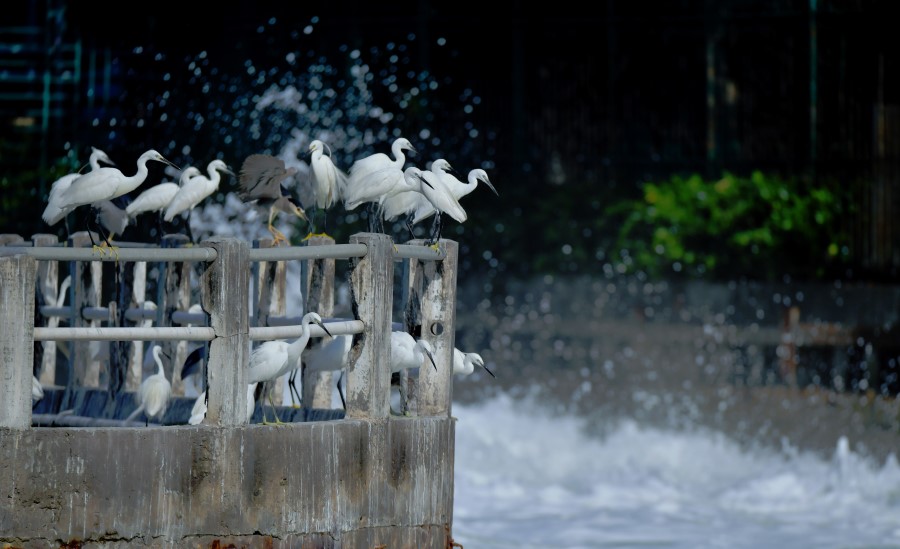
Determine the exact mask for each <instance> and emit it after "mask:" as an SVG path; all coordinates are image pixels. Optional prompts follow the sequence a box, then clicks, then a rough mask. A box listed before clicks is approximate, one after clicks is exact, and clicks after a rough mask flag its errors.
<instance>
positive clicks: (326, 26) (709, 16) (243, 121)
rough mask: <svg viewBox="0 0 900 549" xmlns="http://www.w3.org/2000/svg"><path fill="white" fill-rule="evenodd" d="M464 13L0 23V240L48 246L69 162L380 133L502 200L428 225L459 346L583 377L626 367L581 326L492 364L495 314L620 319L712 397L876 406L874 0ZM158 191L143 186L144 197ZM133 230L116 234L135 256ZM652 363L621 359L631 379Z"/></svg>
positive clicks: (44, 12) (890, 243) (376, 142)
mask: <svg viewBox="0 0 900 549" xmlns="http://www.w3.org/2000/svg"><path fill="white" fill-rule="evenodd" d="M579 5H580V4H579ZM483 7H484V6H483V5H481V4H479V3H476V2H471V1H462V2H453V3H442V2H428V1H425V0H419V1H415V2H402V1H401V2H394V3H390V4H389V5H385V4H384V3H372V2H360V1H358V0H357V1H353V2H348V3H340V4H329V5H321V6H314V7H305V6H302V5H296V4H284V3H276V2H272V3H269V2H245V1H242V2H234V3H231V5H230V6H228V7H226V8H222V9H220V10H218V11H209V12H207V11H205V10H206V8H205V7H201V5H200V4H197V5H192V4H190V3H184V2H181V3H176V2H170V1H163V2H161V3H156V4H155V7H154V8H153V9H152V10H150V9H145V10H144V12H146V13H141V14H139V15H137V16H133V15H132V13H131V10H132V9H133V8H132V7H127V6H126V5H124V4H122V3H116V2H92V3H81V2H67V1H65V0H39V1H38V0H32V1H27V2H19V3H16V4H15V5H11V6H7V8H6V9H5V13H4V20H3V26H2V27H0V84H2V89H0V126H2V134H0V167H2V171H0V189H2V193H0V232H3V233H18V234H21V235H23V236H25V237H26V238H28V237H29V236H30V235H32V234H35V233H40V232H55V233H57V234H59V235H60V236H65V235H64V233H63V232H62V231H63V228H62V227H53V228H52V230H51V228H48V227H46V226H45V225H44V224H43V223H42V222H41V220H40V218H39V215H38V213H39V212H40V211H41V210H42V208H43V205H44V203H45V200H46V194H47V191H48V188H49V185H50V184H51V183H52V182H53V181H54V180H55V179H56V177H58V176H59V175H61V174H63V173H67V172H68V171H70V170H72V169H77V168H78V167H80V166H81V165H82V164H84V162H85V160H86V157H87V153H88V151H89V150H90V147H91V146H96V147H99V148H102V149H103V150H105V151H107V153H109V154H110V156H111V157H112V158H113V159H114V160H115V161H116V162H117V163H118V164H119V165H120V166H121V167H122V168H123V169H124V170H125V171H126V173H128V172H129V170H131V169H132V166H133V163H132V162H133V161H132V160H130V159H134V158H137V156H138V155H139V154H140V153H141V152H143V151H144V150H146V149H148V148H155V149H157V150H159V151H160V152H162V153H163V154H164V155H165V156H166V157H167V158H168V159H170V160H172V161H173V162H175V163H176V164H178V165H179V166H187V165H198V166H205V165H206V163H207V162H208V161H209V160H211V159H213V158H223V159H225V160H226V161H227V162H228V163H229V164H230V165H231V166H233V167H237V166H240V163H241V161H242V160H243V159H244V158H245V157H246V156H248V155H250V154H253V153H259V152H269V153H272V154H278V155H280V156H282V157H283V158H287V160H288V161H289V162H288V164H291V163H292V162H293V163H295V164H296V163H302V161H303V159H302V157H303V153H305V151H306V149H305V144H307V143H308V142H309V141H310V140H311V139H314V138H317V137H320V136H326V140H327V141H329V143H330V146H331V147H332V149H333V150H334V158H335V162H336V163H337V164H338V165H339V167H342V168H344V169H346V168H347V167H349V165H350V164H351V163H352V161H353V160H355V159H358V158H360V157H362V156H364V155H368V154H370V153H372V152H375V151H382V152H387V150H388V148H389V143H390V141H391V140H393V138H394V137H397V136H400V135H402V136H405V137H407V138H409V139H410V141H412V142H413V144H414V146H415V147H416V148H417V150H418V154H417V155H416V156H414V157H412V158H411V159H410V160H411V161H412V162H414V163H415V164H416V165H419V166H421V167H425V165H426V163H427V162H430V161H431V160H433V159H435V158H439V157H443V158H447V159H448V160H450V161H451V163H453V165H454V167H455V168H456V169H457V170H458V171H459V172H460V173H461V174H465V173H467V172H468V170H469V169H471V168H474V167H482V168H484V169H486V170H487V172H488V173H489V174H490V178H491V181H492V182H493V183H494V184H495V186H496V187H497V189H498V191H499V192H500V197H499V198H498V197H494V196H493V195H491V194H490V193H487V192H480V191H479V192H476V193H474V194H473V195H472V196H470V197H469V198H467V199H465V201H464V206H465V207H466V209H467V211H468V212H469V219H468V221H467V222H466V223H465V224H464V225H458V224H451V225H450V226H448V227H447V229H446V230H445V232H444V235H445V236H446V237H448V238H453V239H455V240H457V241H459V242H460V265H461V269H462V270H461V275H460V283H461V284H468V285H470V286H471V291H470V293H468V294H467V293H466V292H464V291H463V292H461V294H460V295H461V296H464V295H468V296H469V301H465V302H462V303H461V305H460V314H462V315H466V314H471V315H473V318H474V317H477V319H478V322H477V323H473V324H472V326H478V328H472V329H471V330H470V331H469V332H462V333H461V334H460V336H459V338H460V341H463V342H467V343H469V344H471V345H472V346H477V347H480V348H493V349H494V350H495V351H496V353H495V354H494V356H493V357H491V356H488V360H489V362H491V363H495V362H496V361H499V360H501V357H503V361H504V363H509V364H512V363H514V362H518V361H523V360H524V361H528V362H529V363H531V364H537V365H538V366H541V367H543V366H545V363H546V362H548V361H555V360H558V359H560V357H562V358H564V359H565V360H564V361H562V362H561V364H565V365H568V366H567V367H569V368H570V370H571V372H572V376H571V380H570V381H571V383H573V384H575V385H577V383H576V381H578V379H579V376H580V375H581V374H580V373H579V372H581V371H582V370H581V369H580V368H582V366H583V367H587V368H592V372H593V373H594V374H596V375H599V376H601V377H602V376H605V375H607V373H608V370H605V369H603V368H599V367H598V366H597V365H598V364H601V365H606V364H611V363H615V362H616V360H620V361H626V362H627V361H630V360H639V359H640V356H638V357H637V358H635V356H633V355H632V356H625V357H624V358H623V357H622V356H619V358H618V359H614V358H609V357H610V356H612V355H611V354H613V355H614V354H615V353H621V352H623V351H622V349H628V348H631V347H629V345H626V344H624V343H623V344H622V345H620V346H617V347H614V348H613V349H611V350H609V352H608V353H607V351H604V350H601V349H599V348H596V347H591V343H590V342H591V341H593V340H594V339H595V338H597V337H598V334H599V333H601V332H602V330H603V329H604V328H603V326H606V325H605V324H602V323H601V324H597V325H596V326H595V327H596V330H593V331H591V332H590V333H589V334H587V335H586V336H585V337H587V338H588V340H587V341H586V342H585V341H581V342H573V341H569V340H567V339H566V338H564V337H557V336H556V335H553V334H551V335H547V336H546V337H547V339H546V341H544V340H541V339H540V338H529V339H528V341H529V343H527V344H524V345H525V346H524V347H523V348H521V350H522V352H521V353H520V354H518V355H516V356H506V355H507V354H508V353H515V351H516V349H518V348H519V347H517V346H516V345H509V344H510V343H513V342H515V341H516V337H517V336H515V335H512V336H510V337H511V339H510V340H508V341H507V342H506V343H500V342H499V341H500V340H499V339H497V337H495V336H497V334H499V333H500V332H502V331H503V330H508V329H510V326H513V327H515V326H518V325H519V324H517V322H518V320H517V319H520V318H521V319H522V321H523V322H524V324H525V325H530V327H531V328H533V327H534V322H535V321H536V319H537V320H540V319H547V318H556V319H557V320H562V319H564V318H572V319H573V322H575V323H576V324H579V325H581V326H589V325H591V324H585V323H579V322H578V319H579V318H582V317H579V316H578V315H580V314H586V315H587V317H585V318H593V320H595V321H597V322H600V321H601V320H603V321H606V320H609V321H611V322H613V323H615V322H618V321H620V320H621V318H622V316H625V317H627V318H629V319H630V320H634V321H635V322H638V323H639V324H636V326H637V328H635V329H634V330H632V333H648V332H646V331H645V330H647V323H652V322H664V321H665V322H670V323H671V325H669V326H668V331H667V332H666V334H667V335H666V337H669V336H672V337H674V336H673V334H677V333H678V332H677V326H678V325H680V323H683V324H685V325H689V326H693V328H695V329H696V330H697V333H694V332H690V333H688V334H687V335H685V336H684V339H683V340H682V342H684V343H685V346H686V347H685V350H684V358H685V360H684V364H682V367H681V368H680V369H679V370H678V371H679V372H682V373H683V371H684V369H691V368H698V369H699V370H701V371H703V372H706V373H708V374H709V375H708V376H706V375H703V376H701V377H702V378H703V379H706V380H707V381H709V382H710V383H720V382H727V383H736V382H740V383H751V384H762V385H765V384H786V385H789V386H795V387H796V386H797V385H798V384H799V385H800V386H807V385H811V386H824V387H826V388H831V389H840V390H852V391H856V392H860V393H862V394H869V395H870V396H871V395H873V394H874V395H896V394H897V391H898V388H900V382H898V374H900V365H898V357H900V350H898V344H897V341H900V337H898V336H897V329H896V326H897V321H898V313H900V303H898V297H897V291H896V280H897V275H898V269H900V156H898V155H900V114H898V113H900V87H898V79H897V74H900V70H898V69H900V67H898V63H900V54H898V52H900V49H898V48H896V46H895V44H894V41H893V39H892V33H891V32H890V30H889V25H891V24H893V23H892V21H893V20H892V18H891V17H890V15H889V14H890V13H891V10H889V8H891V7H892V3H891V2H889V1H886V0H855V1H836V0H792V1H789V2H776V1H771V0H733V1H728V2H712V1H708V0H704V1H700V0H682V1H676V2H650V1H642V0H641V1H636V2H630V1H629V2H624V1H621V0H607V1H606V2H604V3H601V4H599V5H597V6H594V7H593V8H592V11H590V12H588V11H585V9H584V8H581V7H577V6H576V3H574V2H573V3H567V2H563V3H554V4H553V7H554V9H550V10H548V9H547V6H546V5H540V6H537V7H529V6H528V5H526V3H524V2H518V1H513V2H509V3H507V4H505V5H504V6H502V8H499V7H498V9H496V10H495V11H492V12H490V13H487V12H484V10H483V9H482V8H483ZM595 11H596V13H595ZM100 14H102V15H103V17H102V18H101V17H99V15H100ZM110 19H112V20H114V21H117V22H118V23H117V24H116V25H112V26H108V24H107V21H109V20H110ZM302 168H303V166H302V165H301V171H300V173H301V174H303V173H305V172H303V170H302ZM154 169H156V168H154ZM162 178H163V175H162V173H161V172H159V171H151V179H152V180H153V181H152V182H150V181H148V183H147V184H146V185H147V186H149V185H152V184H154V183H155V182H157V181H160V180H161V179H162ZM235 187H236V181H231V182H229V184H225V185H223V187H222V189H221V191H222V192H220V193H219V194H218V195H216V196H215V197H213V198H212V202H213V203H215V204H216V205H217V207H219V209H216V210H215V213H208V214H207V219H208V218H209V217H210V216H213V215H225V214H224V213H223V212H226V211H227V210H228V199H227V197H228V193H229V192H230V191H233V190H234V189H235ZM140 190H141V189H139V191H140ZM210 211H212V210H210ZM200 217H203V214H202V212H201V213H200ZM229 219H230V218H229ZM328 227H329V232H330V233H331V234H332V235H333V236H335V238H336V239H337V240H338V241H344V240H346V237H347V236H348V235H349V234H352V233H354V232H358V231H360V230H364V227H365V224H364V222H362V221H361V220H360V219H359V216H357V215H355V214H354V215H346V216H344V218H343V219H339V220H338V222H337V223H331V224H329V226H328ZM138 229H139V228H138V227H133V228H131V230H130V232H129V233H126V234H124V235H122V238H123V239H126V240H127V239H129V238H131V239H135V240H141V239H143V238H144V235H142V234H140V233H139V230H138ZM302 234H305V227H303V228H299V229H298V230H297V231H296V232H295V236H297V235H299V236H302ZM397 234H398V236H400V237H401V238H405V233H404V232H403V231H398V232H397ZM568 277H573V278H585V279H587V280H588V281H589V282H587V283H586V286H583V288H587V289H586V290H585V292H586V293H585V294H584V295H582V296H581V297H582V298H586V297H585V296H590V297H589V298H586V299H589V300H590V301H589V302H590V303H594V305H595V308H594V309H593V310H592V311H593V312H590V311H588V312H585V310H584V308H583V307H581V306H582V305H584V304H585V303H588V301H578V300H576V301H575V302H571V297H572V294H571V293H572V292H573V291H574V290H575V289H576V288H580V287H582V286H579V285H577V284H560V283H559V282H560V281H561V280H567V279H568ZM660 284H662V285H661V286H660ZM698 285H699V286H698ZM526 287H527V288H530V289H527V290H526V289H523V288H526ZM535 288H538V289H535ZM869 290H871V292H870V293H867V292H869ZM485 296H487V297H485ZM547 296H549V297H547ZM554 296H556V297H555V298H554ZM545 298H546V299H545ZM608 303H615V304H616V306H615V307H612V306H607V305H606V304H608ZM519 307H522V309H519ZM557 307H563V309H557ZM499 311H505V312H506V313H508V314H506V315H504V314H502V313H500V312H499ZM613 312H615V313H616V315H618V316H616V315H614V316H613V317H610V318H609V319H607V317H606V315H607V314H611V313H613ZM484 315H487V317H485V316H484ZM554 315H557V316H554ZM591 315H594V316H593V317H592V316H591ZM498 318H500V319H499V320H498ZM491 319H493V320H491ZM510 320H512V321H513V322H510ZM492 322H493V324H492ZM556 326H557V329H559V328H558V326H559V323H556ZM607 327H608V326H607ZM814 328H815V329H814ZM642 330H644V332H642ZM753 330H762V332H764V335H762V336H759V337H758V338H756V335H754V334H756V332H753ZM732 332H734V333H736V334H738V335H739V337H731V336H729V337H725V336H722V334H723V333H724V334H731V335H732V336H733V335H734V333H732ZM716 334H719V335H716ZM748 334H749V335H748ZM519 335H520V336H521V337H523V338H524V337H526V336H524V335H522V334H519ZM757 335H758V334H757ZM720 336H721V337H720ZM803 337H805V338H806V339H805V340H803V341H805V342H806V344H807V349H806V350H803V351H799V350H798V347H797V345H796V343H797V341H799V340H800V339H802V338H803ZM710 338H712V340H713V343H712V344H710V343H709V340H710ZM754 338H756V339H754ZM785 338H787V339H785ZM798 338H799V339H798ZM664 340H665V337H662V338H661V339H660V341H664ZM498 345H499V347H498ZM748 346H749V350H748ZM817 346H824V348H825V349H826V350H830V351H827V352H832V351H834V350H835V349H836V350H837V356H838V358H834V355H833V353H832V354H830V355H828V357H827V358H822V356H819V355H817V354H816V353H817V352H818V351H816V352H812V351H811V349H813V348H815V347H817ZM591 349H593V351H591ZM643 349H644V350H646V344H645V345H644V347H643ZM823 352H825V351H823ZM504 353H505V354H504ZM548 353H549V354H548ZM610 353H611V354H610ZM707 353H709V355H711V356H706V354H707ZM488 355H490V353H488ZM712 355H715V356H712ZM648 356H655V355H653V354H652V353H650V354H649V355H648ZM658 359H659V357H658V356H655V358H652V359H651V358H647V359H646V360H647V362H646V363H647V364H649V365H650V366H648V367H651V370H652V369H655V368H658V367H659V366H660V365H659V360H658ZM610 361H612V362H610ZM673 362H679V361H677V360H676V361H673ZM876 365H877V366H876ZM489 366H490V364H489ZM507 371H508V370H507ZM604 372H607V373H604ZM592 375H593V374H592ZM501 377H502V374H501ZM506 379H507V380H509V379H510V378H509V377H507V378H506ZM736 380H737V381H736ZM606 381H609V379H607V380H606ZM643 381H646V380H643ZM499 383H502V382H498V384H499ZM597 383H599V380H595V385H594V386H595V387H596V386H597ZM673 383H675V384H676V385H677V382H673ZM462 386H463V387H464V386H465V382H463V384H462ZM611 386H612V387H614V386H615V385H614V384H613V385H611ZM694 388H695V389H696V387H694ZM569 389H571V387H570V388H569ZM564 394H565V395H567V396H566V398H568V397H569V396H571V391H570V390H568V389H567V390H566V391H565V392H564ZM712 400H715V399H712ZM891 414H894V415H893V416H892V417H891V419H889V420H888V421H889V423H890V425H891V428H892V429H894V430H897V425H898V422H900V412H897V413H894V412H889V413H888V416H891Z"/></svg>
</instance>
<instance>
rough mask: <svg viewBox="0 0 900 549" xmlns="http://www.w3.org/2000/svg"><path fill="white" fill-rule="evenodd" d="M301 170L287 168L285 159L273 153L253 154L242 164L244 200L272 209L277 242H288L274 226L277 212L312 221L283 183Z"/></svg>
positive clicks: (270, 227) (271, 214)
mask: <svg viewBox="0 0 900 549" xmlns="http://www.w3.org/2000/svg"><path fill="white" fill-rule="evenodd" d="M295 173H297V168H294V167H290V168H285V165H284V161H283V160H281V159H280V158H278V157H276V156H272V155H270V154H251V155H250V156H248V157H247V158H246V159H244V163H243V164H242V165H241V172H240V177H239V179H238V182H239V184H240V187H241V194H240V197H241V200H243V201H245V202H248V203H255V204H259V205H261V206H264V207H266V208H268V210H269V222H268V229H269V232H270V233H272V237H273V238H274V239H275V245H278V244H280V243H281V242H284V243H288V242H289V241H288V239H287V237H286V236H284V233H282V232H281V231H279V230H278V229H276V228H275V226H274V224H273V223H274V221H275V214H276V213H278V212H284V213H292V214H294V215H296V216H297V217H299V218H300V219H303V220H304V221H307V222H308V221H309V218H307V217H306V212H305V211H304V210H303V208H301V207H300V206H299V205H298V204H297V202H296V200H295V199H294V197H293V195H292V194H291V192H290V191H289V190H288V189H287V187H285V186H284V185H283V184H282V181H284V180H285V179H287V178H289V177H292V176H293V175H294V174H295Z"/></svg>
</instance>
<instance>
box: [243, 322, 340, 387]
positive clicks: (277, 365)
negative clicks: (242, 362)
mask: <svg viewBox="0 0 900 549" xmlns="http://www.w3.org/2000/svg"><path fill="white" fill-rule="evenodd" d="M300 323H301V325H302V326H303V328H302V330H303V331H302V333H301V335H300V337H298V338H297V339H296V340H294V342H293V343H288V342H287V341H283V340H280V339H274V340H271V341H266V342H265V343H263V344H262V345H260V346H259V347H257V348H256V349H254V350H253V352H252V353H250V382H251V383H252V382H254V381H256V382H262V381H273V380H276V379H278V378H279V377H281V376H283V375H284V374H286V373H288V372H290V371H291V370H294V369H296V368H298V367H299V366H300V363H299V359H300V355H301V353H302V352H303V349H305V348H306V344H307V343H308V342H309V337H310V326H311V325H312V324H318V325H319V326H323V324H322V317H320V316H319V315H318V313H312V312H310V313H306V314H305V315H303V319H302V320H301V322H300ZM323 327H324V326H323Z"/></svg>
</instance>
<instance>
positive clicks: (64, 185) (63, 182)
mask: <svg viewBox="0 0 900 549" xmlns="http://www.w3.org/2000/svg"><path fill="white" fill-rule="evenodd" d="M100 162H104V163H106V164H112V165H115V162H113V161H112V160H111V159H110V158H109V155H107V154H106V153H105V152H104V151H102V150H100V149H98V148H96V147H91V156H90V157H89V159H88V165H89V166H90V168H91V170H96V169H99V168H100ZM82 175H83V174H82V173H80V172H75V173H70V174H66V175H64V176H62V177H60V178H59V179H57V180H56V181H54V182H53V184H52V185H51V186H50V194H49V195H48V197H47V207H46V208H45V209H44V213H43V215H42V217H43V218H44V220H45V221H46V220H47V219H52V218H53V217H55V216H57V215H59V212H60V211H61V206H60V203H59V197H60V195H61V194H62V193H63V191H65V190H66V189H68V188H69V187H70V186H71V185H72V182H73V181H75V180H76V179H78V178H79V177H81V176H82Z"/></svg>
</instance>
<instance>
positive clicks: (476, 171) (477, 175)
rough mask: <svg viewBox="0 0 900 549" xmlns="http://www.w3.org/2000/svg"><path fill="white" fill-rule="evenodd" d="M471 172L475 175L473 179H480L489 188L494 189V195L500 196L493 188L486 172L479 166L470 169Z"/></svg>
mask: <svg viewBox="0 0 900 549" xmlns="http://www.w3.org/2000/svg"><path fill="white" fill-rule="evenodd" d="M472 173H473V174H474V175H475V179H476V180H477V181H481V182H482V183H484V184H485V185H487V186H488V188H489V189H491V190H492V191H494V194H495V195H497V196H500V193H498V192H497V189H495V188H494V184H493V183H491V179H490V178H489V177H488V174H487V172H486V171H484V170H482V169H481V168H477V169H474V170H472Z"/></svg>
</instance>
